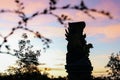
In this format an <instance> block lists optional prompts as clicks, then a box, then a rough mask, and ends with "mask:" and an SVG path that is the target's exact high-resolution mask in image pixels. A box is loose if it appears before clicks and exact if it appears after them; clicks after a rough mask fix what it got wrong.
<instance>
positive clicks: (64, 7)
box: [62, 4, 70, 9]
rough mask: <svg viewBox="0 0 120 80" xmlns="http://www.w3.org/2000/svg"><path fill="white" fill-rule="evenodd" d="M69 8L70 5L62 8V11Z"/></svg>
mask: <svg viewBox="0 0 120 80" xmlns="http://www.w3.org/2000/svg"><path fill="white" fill-rule="evenodd" d="M69 7H70V4H68V5H66V6H63V7H62V9H67V8H69Z"/></svg>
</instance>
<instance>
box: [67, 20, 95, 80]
mask: <svg viewBox="0 0 120 80" xmlns="http://www.w3.org/2000/svg"><path fill="white" fill-rule="evenodd" d="M85 26H86V24H85V22H74V23H69V28H68V30H66V34H65V36H66V40H67V41H68V45H67V51H68V52H67V54H66V64H67V65H66V66H65V67H66V70H67V73H68V80H92V76H91V73H92V70H93V67H92V65H91V62H90V60H89V58H88V57H89V52H90V48H93V46H92V44H87V42H86V40H85V38H86V34H83V30H84V28H85Z"/></svg>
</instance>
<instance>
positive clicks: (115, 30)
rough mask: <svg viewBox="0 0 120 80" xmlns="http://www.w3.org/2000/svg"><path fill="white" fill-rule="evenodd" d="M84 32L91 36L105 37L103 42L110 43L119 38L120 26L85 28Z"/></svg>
mask: <svg viewBox="0 0 120 80" xmlns="http://www.w3.org/2000/svg"><path fill="white" fill-rule="evenodd" d="M85 32H86V33H87V34H89V35H91V36H96V35H98V34H103V35H104V36H105V38H104V39H102V40H103V41H108V40H109V41H110V40H114V39H116V38H119V37H120V35H119V33H120V24H116V25H108V26H104V27H86V29H85Z"/></svg>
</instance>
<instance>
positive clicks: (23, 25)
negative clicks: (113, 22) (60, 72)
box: [0, 0, 113, 54]
mask: <svg viewBox="0 0 120 80" xmlns="http://www.w3.org/2000/svg"><path fill="white" fill-rule="evenodd" d="M48 1H49V6H48V7H47V8H45V9H43V11H36V12H34V13H33V14H31V16H29V17H28V16H27V14H25V12H24V9H25V5H24V3H23V2H21V0H15V3H16V5H17V9H16V10H9V9H8V10H5V9H2V10H0V13H13V14H17V15H18V17H20V19H21V20H19V21H18V23H17V24H18V25H17V26H16V27H13V28H12V29H11V32H10V33H8V35H6V36H3V35H2V34H0V37H1V38H3V41H2V43H1V44H0V49H1V47H2V46H3V44H5V43H6V42H7V41H8V37H10V36H11V35H13V34H14V32H15V31H16V30H18V29H22V30H25V31H28V32H31V33H33V34H34V35H35V36H36V37H37V38H39V39H41V40H42V42H43V43H44V44H45V45H46V47H44V49H46V48H49V43H51V40H50V39H48V38H46V37H44V36H42V35H41V34H40V33H39V32H38V31H33V30H31V29H29V28H27V24H28V21H29V20H31V19H33V18H34V17H36V16H40V15H51V16H53V17H56V19H57V21H58V22H59V23H60V24H63V25H64V26H65V23H64V22H65V21H67V20H68V21H69V20H72V18H70V17H69V16H68V15H65V14H61V15H60V16H59V15H57V14H55V13H54V12H53V11H55V10H69V9H71V10H77V11H82V12H83V13H85V14H86V15H87V16H89V17H91V18H92V19H95V17H94V16H93V15H91V14H90V12H96V13H100V14H103V15H105V16H107V17H108V18H110V19H112V18H113V17H112V16H111V14H110V13H109V12H106V11H98V10H96V9H90V8H89V7H88V6H86V4H85V3H84V1H83V0H81V1H80V4H79V5H71V4H66V5H64V6H62V7H57V4H58V3H59V0H48ZM6 49H8V46H7V47H6ZM0 53H7V54H8V53H9V52H2V51H1V50H0ZM9 54H10V53H9Z"/></svg>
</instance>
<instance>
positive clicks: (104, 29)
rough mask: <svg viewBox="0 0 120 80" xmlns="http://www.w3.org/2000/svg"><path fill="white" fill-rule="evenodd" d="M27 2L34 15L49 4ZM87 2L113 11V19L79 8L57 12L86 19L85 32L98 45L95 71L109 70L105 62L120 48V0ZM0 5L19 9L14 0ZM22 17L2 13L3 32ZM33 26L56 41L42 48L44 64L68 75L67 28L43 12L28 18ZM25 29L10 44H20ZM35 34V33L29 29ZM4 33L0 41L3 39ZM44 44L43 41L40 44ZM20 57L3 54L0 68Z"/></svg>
mask: <svg viewBox="0 0 120 80" xmlns="http://www.w3.org/2000/svg"><path fill="white" fill-rule="evenodd" d="M21 1H23V2H24V5H25V10H24V11H25V13H26V14H27V16H30V15H31V14H32V13H33V12H36V11H41V10H42V9H44V8H46V7H48V4H49V3H48V1H49V0H21ZM59 1H60V2H59V4H58V6H62V5H65V4H71V5H75V4H78V5H79V4H80V3H79V2H80V1H81V0H59ZM84 2H85V4H86V5H87V6H88V7H89V8H95V9H97V10H105V11H109V12H110V13H111V15H112V16H113V19H109V18H108V17H107V16H104V15H101V14H98V13H93V12H91V14H92V15H93V16H95V17H96V20H94V19H92V18H90V17H89V16H87V15H86V14H84V13H83V12H81V11H75V10H68V11H64V10H60V11H56V12H55V13H56V14H57V13H64V14H67V15H69V16H70V17H71V18H72V19H73V20H74V21H85V22H86V28H85V30H84V33H86V34H87V38H86V40H87V42H88V43H92V44H93V46H94V48H93V49H91V52H90V60H91V62H92V65H93V67H94V71H93V74H97V73H99V72H103V73H104V72H105V70H106V69H105V65H106V64H107V62H108V60H109V56H110V54H111V53H113V52H114V53H118V52H119V51H120V42H119V41H120V9H119V8H120V5H119V3H120V0H84ZM0 9H10V10H15V9H17V7H16V4H15V2H14V0H2V1H1V2H0ZM19 20H20V18H19V17H17V15H15V14H12V13H3V14H0V34H1V35H3V36H5V35H7V34H8V33H9V32H10V31H11V29H12V28H13V27H15V26H17V22H18V21H19ZM27 27H28V28H29V29H32V30H34V31H39V32H40V33H41V34H42V35H43V36H45V37H47V38H50V39H51V40H52V43H51V44H50V48H49V49H48V50H47V51H46V52H44V51H43V50H42V52H41V56H40V58H39V61H40V63H46V65H42V66H40V67H43V68H44V67H47V68H49V69H50V73H51V74H52V75H56V76H58V75H60V76H65V75H66V72H65V69H64V65H65V64H66V59H65V58H66V53H67V49H66V45H67V41H66V40H65V28H64V26H63V25H61V24H60V23H59V22H58V21H57V19H56V18H55V17H53V16H50V15H41V16H37V17H35V18H33V19H32V20H30V21H29V22H28V26H27ZM24 32H25V31H22V30H18V31H16V32H15V34H14V35H12V36H11V37H10V38H9V41H8V43H7V44H10V45H11V46H12V47H13V48H15V47H16V45H17V41H18V39H20V36H21V34H22V33H24ZM28 34H30V35H32V36H34V35H33V34H31V33H28ZM32 36H31V41H32V42H33V44H34V45H35V46H36V48H39V47H41V46H42V44H40V43H39V39H36V38H34V37H32ZM2 40H3V39H2V38H1V37H0V44H1V42H2ZM38 44H40V45H38ZM15 60H16V58H15V57H13V56H11V55H5V54H0V71H3V70H4V69H6V68H7V66H9V65H12V64H14V63H15Z"/></svg>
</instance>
